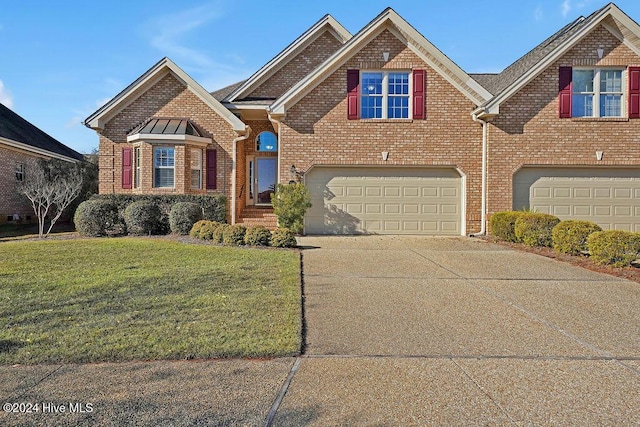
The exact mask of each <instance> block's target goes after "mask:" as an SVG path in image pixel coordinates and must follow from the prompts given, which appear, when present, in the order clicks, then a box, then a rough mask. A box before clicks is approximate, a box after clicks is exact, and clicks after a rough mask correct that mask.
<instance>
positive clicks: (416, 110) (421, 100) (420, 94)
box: [413, 70, 426, 120]
mask: <svg viewBox="0 0 640 427" xmlns="http://www.w3.org/2000/svg"><path fill="white" fill-rule="evenodd" d="M425 76H426V73H425V70H413V118H414V119H416V120H424V119H425V117H426V114H425V99H426V87H425V86H426V85H425Z"/></svg>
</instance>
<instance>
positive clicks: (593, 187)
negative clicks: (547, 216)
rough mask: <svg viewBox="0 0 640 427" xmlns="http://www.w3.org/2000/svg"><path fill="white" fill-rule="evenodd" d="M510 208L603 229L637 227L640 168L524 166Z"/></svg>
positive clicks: (516, 182) (515, 182)
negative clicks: (578, 221) (598, 226)
mask: <svg viewBox="0 0 640 427" xmlns="http://www.w3.org/2000/svg"><path fill="white" fill-rule="evenodd" d="M513 191H514V194H513V208H514V209H522V208H523V207H531V208H532V209H533V210H535V211H538V212H544V213H552V214H554V215H557V216H558V217H560V219H582V220H588V221H593V222H595V223H597V224H598V225H600V226H601V227H602V228H603V229H605V230H608V229H616V230H633V231H635V230H638V229H640V169H625V168H620V169H618V168H524V169H522V170H521V171H520V172H518V173H517V174H516V176H515V177H514V182H513Z"/></svg>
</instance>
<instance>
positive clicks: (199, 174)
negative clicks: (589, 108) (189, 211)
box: [174, 148, 203, 190]
mask: <svg viewBox="0 0 640 427" xmlns="http://www.w3.org/2000/svg"><path fill="white" fill-rule="evenodd" d="M194 153H197V155H198V157H199V158H198V160H199V167H198V168H196V169H194V168H193V155H194ZM202 157H203V156H202V149H201V148H190V149H189V185H190V186H191V189H192V190H202V169H203V168H202V164H203V161H202ZM174 162H175V152H174ZM195 170H197V171H198V186H195V187H194V185H193V182H191V174H192V173H193V171H195Z"/></svg>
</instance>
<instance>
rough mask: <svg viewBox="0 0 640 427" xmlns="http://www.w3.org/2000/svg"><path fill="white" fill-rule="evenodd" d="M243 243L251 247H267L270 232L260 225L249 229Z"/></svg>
mask: <svg viewBox="0 0 640 427" xmlns="http://www.w3.org/2000/svg"><path fill="white" fill-rule="evenodd" d="M244 243H245V244H247V245H251V246H269V244H270V243H271V231H269V229H268V228H267V227H264V226H262V225H257V226H255V227H249V228H248V229H247V234H245V235H244Z"/></svg>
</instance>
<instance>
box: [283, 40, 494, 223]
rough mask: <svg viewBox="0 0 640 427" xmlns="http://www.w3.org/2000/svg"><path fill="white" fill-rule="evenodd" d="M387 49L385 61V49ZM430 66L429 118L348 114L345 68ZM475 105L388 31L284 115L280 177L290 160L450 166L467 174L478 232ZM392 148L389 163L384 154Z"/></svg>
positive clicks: (306, 165)
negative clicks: (350, 116) (355, 116)
mask: <svg viewBox="0 0 640 427" xmlns="http://www.w3.org/2000/svg"><path fill="white" fill-rule="evenodd" d="M383 51H388V52H390V59H389V61H388V62H387V63H384V62H381V60H382V52H383ZM381 68H382V69H402V70H411V69H425V70H426V72H427V77H426V81H427V91H426V93H427V98H426V112H427V118H426V120H347V104H346V85H347V80H346V76H347V70H348V69H361V70H365V69H381ZM474 107H475V105H474V104H473V103H472V102H471V101H470V100H469V99H468V98H466V97H465V96H464V95H463V94H462V93H461V92H459V91H458V90H457V89H456V88H454V87H453V86H452V85H451V84H449V83H448V82H447V81H446V80H445V79H444V78H442V77H441V76H440V75H439V74H438V73H437V72H436V71H434V70H433V69H431V68H430V67H429V66H428V65H427V64H425V63H424V62H423V61H422V60H421V59H420V58H419V57H418V56H417V55H415V54H414V53H413V52H412V51H411V50H410V49H409V48H407V47H406V45H404V43H402V42H401V41H400V40H398V39H397V38H396V37H395V36H394V35H392V34H391V33H390V32H389V31H386V30H385V31H384V32H383V33H381V34H380V35H379V36H378V37H376V38H375V39H374V40H372V41H371V42H370V43H369V44H368V45H366V46H365V47H364V48H363V49H362V50H361V51H360V52H358V53H357V54H356V55H355V56H354V57H352V58H351V59H350V60H349V61H348V62H347V63H346V64H345V65H343V66H342V67H340V69H338V70H337V71H336V72H335V73H333V74H332V75H331V76H329V77H328V78H327V79H326V80H325V81H324V82H323V83H321V84H320V85H319V86H318V87H316V88H315V89H314V90H313V91H311V93H309V94H308V95H307V96H306V97H305V98H304V99H302V100H301V101H300V102H299V103H298V104H296V105H295V106H294V107H293V108H291V109H290V110H289V111H288V112H287V115H286V118H285V120H284V123H283V126H282V132H281V144H280V147H281V152H280V155H281V162H282V163H281V164H282V166H281V168H280V179H281V180H282V181H284V182H287V181H288V180H289V171H288V166H287V165H291V164H295V165H296V167H297V168H298V169H299V170H303V171H308V170H309V169H310V168H311V167H313V166H315V165H342V164H354V165H388V166H392V165H411V166H451V167H456V168H458V169H459V170H460V171H461V172H462V173H463V174H465V175H466V187H467V188H466V193H467V201H466V202H467V208H466V211H467V218H466V222H467V232H474V231H478V230H479V224H480V189H481V155H482V152H481V149H482V127H481V125H480V124H478V123H475V122H473V120H472V119H471V115H470V113H471V111H473V109H474ZM383 151H388V152H389V159H388V161H386V162H385V161H382V158H381V152H383Z"/></svg>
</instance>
